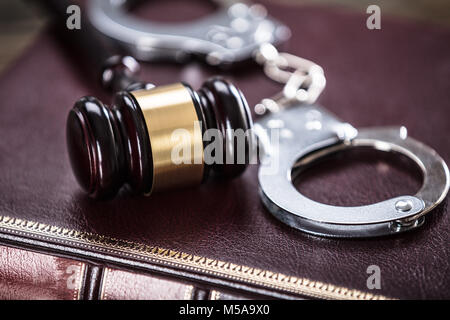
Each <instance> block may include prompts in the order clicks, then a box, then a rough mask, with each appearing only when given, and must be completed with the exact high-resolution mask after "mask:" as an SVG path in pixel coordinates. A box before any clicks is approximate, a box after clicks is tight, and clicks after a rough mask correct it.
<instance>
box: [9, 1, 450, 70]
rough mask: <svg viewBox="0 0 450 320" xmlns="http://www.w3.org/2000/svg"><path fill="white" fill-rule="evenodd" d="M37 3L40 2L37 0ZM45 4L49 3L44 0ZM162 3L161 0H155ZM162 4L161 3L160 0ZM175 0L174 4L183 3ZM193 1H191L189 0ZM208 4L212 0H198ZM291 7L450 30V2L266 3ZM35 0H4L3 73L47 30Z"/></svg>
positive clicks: (43, 16)
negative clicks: (369, 14) (372, 10)
mask: <svg viewBox="0 0 450 320" xmlns="http://www.w3.org/2000/svg"><path fill="white" fill-rule="evenodd" d="M35 1H36V0H35ZM41 1H45V0H41ZM151 1H158V0H151ZM160 1H161V0H160ZM165 1H172V2H174V4H176V2H180V1H183V0H165ZM189 1H191V0H189ZM198 1H200V2H204V3H205V6H207V5H208V0H197V2H198ZM266 1H276V2H278V3H287V4H290V5H298V6H302V5H311V4H314V5H319V6H340V7H344V8H346V9H348V10H356V11H359V12H363V13H365V10H366V8H367V7H368V6H369V5H371V4H377V5H379V6H380V8H381V17H382V20H381V21H383V16H385V15H389V16H398V17H402V18H407V19H413V20H418V21H423V22H425V23H431V24H437V25H441V26H445V27H447V28H450V1H449V0H265V2H266ZM32 2H33V1H31V0H2V1H0V72H1V71H2V70H3V69H4V68H6V66H7V65H8V64H9V63H11V61H13V60H14V58H15V57H17V56H18V55H19V54H20V53H21V52H22V51H23V50H25V49H26V48H27V45H28V44H30V43H31V42H32V41H33V39H34V37H35V36H36V35H37V34H38V33H39V32H40V31H41V30H42V28H44V27H45V25H46V21H47V17H46V16H45V14H44V13H43V12H42V11H40V10H36V6H35V5H32ZM254 2H257V1H254Z"/></svg>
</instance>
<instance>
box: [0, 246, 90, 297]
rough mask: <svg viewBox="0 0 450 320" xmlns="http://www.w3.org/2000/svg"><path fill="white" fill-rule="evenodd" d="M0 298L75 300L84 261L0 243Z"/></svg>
mask: <svg viewBox="0 0 450 320" xmlns="http://www.w3.org/2000/svg"><path fill="white" fill-rule="evenodd" d="M0 261H1V266H0V300H11V299H14V300H78V299H79V298H80V291H81V288H82V286H83V279H84V270H85V267H86V264H85V263H82V262H80V261H75V260H72V259H66V258H61V257H55V256H51V255H46V254H42V253H36V252H31V251H26V250H21V249H16V248H9V247H5V246H0Z"/></svg>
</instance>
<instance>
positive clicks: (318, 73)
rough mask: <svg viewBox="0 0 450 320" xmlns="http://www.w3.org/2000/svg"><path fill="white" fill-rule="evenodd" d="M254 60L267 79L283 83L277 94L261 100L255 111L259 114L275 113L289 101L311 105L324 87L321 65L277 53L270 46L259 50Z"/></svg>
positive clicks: (268, 44)
mask: <svg viewBox="0 0 450 320" xmlns="http://www.w3.org/2000/svg"><path fill="white" fill-rule="evenodd" d="M255 60H256V61H257V62H258V63H259V64H261V65H263V69H264V73H265V74H266V76H267V77H269V78H270V79H272V80H274V81H276V82H279V83H282V84H284V88H283V90H282V91H281V92H280V93H278V94H277V95H275V96H273V97H271V98H266V99H263V100H262V101H261V102H260V103H259V104H257V105H256V106H255V112H256V113H257V114H259V115H262V114H264V113H266V112H267V111H270V112H278V111H279V110H280V109H282V108H283V107H286V106H287V105H289V104H290V103H292V102H302V103H308V104H312V103H314V102H315V101H316V100H317V98H318V97H319V95H320V93H321V92H322V91H323V89H324V88H325V84H326V80H325V75H324V72H323V69H322V67H321V66H319V65H318V64H316V63H314V62H312V61H310V60H307V59H304V58H300V57H298V56H295V55H293V54H290V53H284V52H278V50H277V49H276V48H275V46H273V45H272V44H270V43H265V44H263V45H261V46H260V47H259V49H258V50H257V52H256V55H255Z"/></svg>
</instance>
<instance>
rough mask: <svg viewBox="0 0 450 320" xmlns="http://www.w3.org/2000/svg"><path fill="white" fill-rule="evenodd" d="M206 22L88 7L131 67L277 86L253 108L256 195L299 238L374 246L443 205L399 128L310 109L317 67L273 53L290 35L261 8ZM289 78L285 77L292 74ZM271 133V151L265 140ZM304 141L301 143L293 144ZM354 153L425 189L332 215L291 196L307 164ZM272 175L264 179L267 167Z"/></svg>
mask: <svg viewBox="0 0 450 320" xmlns="http://www.w3.org/2000/svg"><path fill="white" fill-rule="evenodd" d="M216 3H217V4H218V5H219V9H218V10H217V11H216V12H215V13H214V14H212V15H210V16H208V17H205V18H202V19H199V20H197V21H192V22H188V23H182V24H177V25H170V24H161V23H155V22H148V21H143V20H140V19H138V18H135V17H132V16H131V15H129V14H128V13H127V10H126V4H127V1H112V0H111V1H103V0H93V1H91V2H90V7H89V9H90V11H89V12H90V14H89V16H90V20H91V23H92V24H93V25H94V26H95V27H96V28H97V29H98V30H100V31H101V33H103V34H104V35H106V36H107V37H108V38H110V39H112V40H114V41H115V42H117V43H118V44H120V45H122V46H123V47H125V48H126V49H127V50H128V51H129V52H131V53H132V54H133V55H134V56H136V57H137V58H138V59H142V60H153V59H157V58H160V57H164V58H168V57H170V58H173V59H176V60H179V59H180V58H182V57H183V56H186V55H197V56H201V57H203V58H204V59H205V61H206V62H207V63H208V64H211V65H227V64H231V63H235V62H238V61H243V60H246V59H249V58H255V59H256V61H257V62H259V63H260V64H262V65H263V68H264V71H265V74H266V75H267V76H268V77H269V78H271V79H273V80H275V81H278V82H280V83H283V84H284V88H283V90H282V91H281V92H280V93H279V94H277V95H276V96H274V97H271V98H266V99H263V100H262V101H261V103H259V104H257V105H256V106H255V112H256V113H257V114H259V115H261V118H260V119H258V120H257V121H256V122H255V131H256V134H257V136H258V138H259V142H260V144H261V146H262V147H263V150H264V155H263V157H262V159H261V164H260V168H259V173H258V179H259V187H260V196H261V199H262V202H263V203H264V205H265V206H266V208H267V209H268V210H269V211H270V212H271V213H272V214H273V215H274V216H275V217H276V218H278V219H279V220H281V221H283V222H284V223H286V224H288V225H290V226H292V227H294V228H297V229H300V230H302V231H305V232H308V233H312V234H316V235H321V236H331V237H373V236H381V235H388V234H394V233H398V232H402V231H406V230H411V229H414V228H417V227H419V226H420V225H422V224H423V222H424V218H425V215H426V214H427V213H429V212H430V211H431V210H432V209H433V208H434V207H436V206H437V205H438V204H439V203H441V202H442V201H443V200H444V198H445V196H446V195H447V192H448V189H449V181H450V178H449V171H448V167H447V165H446V164H445V162H444V160H443V159H442V158H441V157H440V156H439V155H438V154H437V153H436V152H435V151H434V150H433V149H431V148H429V147H428V146H426V145H424V144H422V143H421V142H419V141H417V140H415V139H412V138H410V137H408V135H407V130H406V128H405V127H372V128H362V129H356V128H354V127H353V126H351V125H350V124H348V123H346V122H343V121H341V120H340V119H338V118H337V117H336V116H334V115H333V114H331V113H330V112H329V111H327V110H326V109H324V108H323V107H321V106H319V105H317V104H315V101H316V99H317V98H318V96H319V95H320V93H321V92H322V90H323V89H324V87H325V82H326V81H325V77H324V72H323V70H322V68H321V67H320V66H318V65H317V64H315V63H313V62H311V61H308V60H305V59H302V58H299V57H297V56H294V55H291V54H287V53H279V52H278V50H277V49H276V48H275V45H277V44H279V43H281V42H283V41H285V40H287V39H288V38H289V35H290V31H289V29H288V28H287V27H286V26H285V25H283V24H282V23H280V22H279V21H276V20H274V19H273V18H271V17H268V16H267V14H266V11H265V9H264V7H262V6H261V5H249V4H246V3H242V2H235V1H216ZM292 70H293V71H292ZM267 130H278V131H279V138H280V139H279V144H277V145H274V144H273V143H271V141H270V139H269V138H268V137H267V134H266V133H267ZM295 137H302V139H301V140H300V139H295ZM357 147H370V148H373V149H376V150H381V151H385V152H394V153H400V154H403V155H405V156H407V157H408V158H410V159H412V160H413V161H414V162H415V163H416V164H417V165H418V166H419V167H420V169H421V171H422V173H423V185H422V187H421V189H420V190H419V191H418V192H417V193H416V194H415V195H414V196H409V195H404V196H400V197H396V198H392V199H389V200H385V201H382V202H378V203H374V204H371V205H365V206H357V207H338V206H332V205H326V204H322V203H318V202H316V201H313V200H311V199H309V198H307V197H305V196H304V195H302V194H301V193H299V192H298V191H297V190H296V188H295V187H294V185H293V183H292V181H293V178H295V174H296V173H298V172H301V171H302V170H303V169H304V168H306V167H307V166H309V165H310V164H311V163H313V162H314V161H315V160H317V159H319V158H321V157H324V156H327V155H329V154H332V153H335V152H338V151H342V150H346V149H351V148H357ZM275 159H276V161H278V163H277V166H278V170H277V172H276V173H274V172H272V165H273V161H275Z"/></svg>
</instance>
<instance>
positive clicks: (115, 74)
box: [35, 0, 140, 92]
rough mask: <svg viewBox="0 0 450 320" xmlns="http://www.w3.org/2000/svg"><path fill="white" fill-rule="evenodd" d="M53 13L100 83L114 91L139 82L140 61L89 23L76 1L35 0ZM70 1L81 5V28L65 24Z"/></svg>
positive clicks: (67, 40)
mask: <svg viewBox="0 0 450 320" xmlns="http://www.w3.org/2000/svg"><path fill="white" fill-rule="evenodd" d="M35 2H36V3H37V4H38V5H40V6H41V7H42V8H44V9H45V10H46V11H47V12H48V13H49V14H50V16H51V17H52V19H53V21H54V23H55V26H56V29H57V32H58V33H59V35H60V36H61V37H60V38H62V40H63V41H64V42H65V44H67V45H68V46H69V49H70V50H71V51H74V52H76V53H79V54H80V55H81V56H82V60H83V64H85V66H84V67H85V68H87V69H88V70H89V72H88V73H89V74H90V76H93V77H95V78H97V79H98V81H100V83H101V85H102V87H104V88H105V89H107V90H109V91H111V92H117V91H121V90H125V89H127V88H128V87H130V86H131V85H135V84H136V83H140V82H139V81H138V80H137V79H136V75H137V73H138V72H139V68H140V67H139V63H138V62H137V61H136V60H135V59H134V58H133V57H131V56H127V55H123V54H122V53H121V52H120V50H119V49H118V48H117V47H116V46H113V45H112V44H111V42H110V41H107V39H106V38H105V37H104V36H102V35H101V34H100V33H99V32H98V31H97V30H96V29H95V28H94V26H93V25H92V24H91V23H90V21H89V18H88V17H87V14H83V13H84V12H86V10H87V9H86V8H83V7H82V6H81V5H80V3H79V2H77V1H70V0H45V1H35ZM70 5H77V6H80V7H81V8H82V9H81V28H80V29H79V30H77V29H74V30H69V29H68V28H67V18H68V17H69V14H68V13H67V8H68V7H69V6H70Z"/></svg>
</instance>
